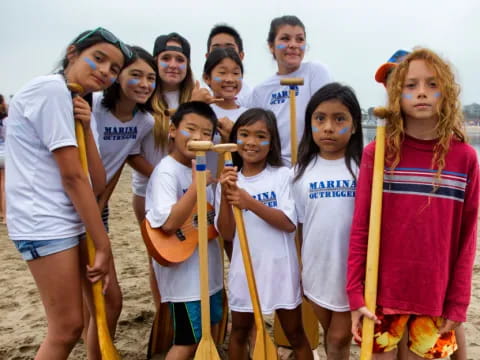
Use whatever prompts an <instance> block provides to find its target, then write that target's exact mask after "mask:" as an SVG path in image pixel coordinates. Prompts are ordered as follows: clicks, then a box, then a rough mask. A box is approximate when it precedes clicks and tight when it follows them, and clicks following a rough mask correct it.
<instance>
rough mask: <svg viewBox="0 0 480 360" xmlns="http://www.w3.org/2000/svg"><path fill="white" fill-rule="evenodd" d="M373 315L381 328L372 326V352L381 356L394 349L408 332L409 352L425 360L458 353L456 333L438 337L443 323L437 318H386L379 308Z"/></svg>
mask: <svg viewBox="0 0 480 360" xmlns="http://www.w3.org/2000/svg"><path fill="white" fill-rule="evenodd" d="M376 315H377V317H378V319H379V320H380V321H381V324H375V329H374V335H373V337H374V342H373V352H374V353H383V352H388V351H391V350H393V349H395V348H396V347H397V345H398V343H399V342H400V340H401V339H402V337H403V334H404V332H405V329H406V328H408V348H409V349H410V351H411V352H413V353H414V354H416V355H418V356H420V357H422V358H424V359H441V358H445V357H448V356H450V355H451V354H453V353H454V352H455V350H457V348H458V346H457V341H456V338H455V331H454V330H451V331H449V332H447V333H445V334H443V335H440V334H439V333H438V329H439V327H440V326H441V325H442V321H443V319H442V318H441V317H438V316H427V315H411V314H394V315H386V314H384V313H383V309H382V308H381V307H378V308H377V311H376Z"/></svg>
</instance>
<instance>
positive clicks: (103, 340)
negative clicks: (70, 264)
mask: <svg viewBox="0 0 480 360" xmlns="http://www.w3.org/2000/svg"><path fill="white" fill-rule="evenodd" d="M67 86H68V89H69V90H70V91H71V92H72V93H73V94H74V95H75V94H80V93H82V92H83V88H82V87H81V86H80V85H78V84H68V85H67ZM75 134H76V137H77V144H78V152H79V154H80V163H81V164H82V168H83V171H84V172H85V174H87V176H88V175H89V174H88V162H87V149H86V146H85V134H84V132H83V126H82V124H81V123H80V122H79V121H75ZM86 236H87V251H88V263H89V265H90V266H93V265H94V263H95V244H94V242H93V240H92V238H91V236H90V235H89V234H88V232H87V234H86ZM102 288H103V282H102V281H97V282H96V283H93V284H92V293H93V303H94V305H95V320H96V322H97V331H98V343H99V346H100V353H101V354H102V359H103V360H117V359H120V355H119V354H118V352H117V349H115V346H114V345H113V342H112V338H111V336H110V331H109V330H108V323H107V314H106V311H105V298H104V297H103V293H102Z"/></svg>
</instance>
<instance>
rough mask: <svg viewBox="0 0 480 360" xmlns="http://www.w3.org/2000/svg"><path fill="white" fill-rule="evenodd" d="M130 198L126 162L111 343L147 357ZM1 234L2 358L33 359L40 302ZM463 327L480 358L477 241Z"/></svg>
mask: <svg viewBox="0 0 480 360" xmlns="http://www.w3.org/2000/svg"><path fill="white" fill-rule="evenodd" d="M130 202H131V190H130V170H129V168H128V167H126V169H125V171H124V173H123V175H122V177H121V180H120V182H119V184H118V186H117V189H116V190H115V192H114V194H113V197H112V200H111V201H110V214H112V215H111V217H110V229H111V230H110V239H111V241H112V247H113V253H114V257H115V262H116V268H117V273H118V278H119V281H120V286H121V288H122V291H123V300H124V301H123V311H122V315H121V317H120V321H119V324H118V330H117V335H116V339H115V344H116V347H117V349H118V350H119V352H120V354H121V356H122V358H123V359H131V360H136V359H145V358H146V351H147V343H148V337H149V333H150V327H151V324H152V320H153V316H154V306H153V302H152V299H151V295H150V288H149V283H148V267H147V264H148V260H147V254H146V250H145V246H144V244H143V242H142V240H141V236H140V232H139V229H138V226H137V223H136V219H135V217H134V215H133V212H132V209H131V204H130ZM0 239H1V240H0V258H1V259H2V260H1V261H0V284H1V295H0V315H1V316H0V359H15V360H24V359H32V358H33V357H34V355H35V352H36V349H37V348H38V346H39V345H40V343H41V341H42V339H43V337H44V335H45V332H46V328H47V325H46V321H45V320H44V310H43V306H42V303H41V301H40V298H39V295H38V293H37V289H36V287H35V284H34V281H33V278H32V276H31V274H30V272H29V271H28V268H27V265H26V263H25V262H24V261H23V260H22V259H21V257H20V254H19V253H18V252H17V250H16V249H15V248H14V245H13V244H12V243H11V241H10V240H8V237H7V231H6V227H5V225H0ZM465 327H466V333H467V344H468V358H469V359H472V360H479V359H480V260H479V251H478V247H477V260H476V265H475V268H474V277H473V289H472V299H471V304H470V308H469V312H468V322H467V323H466V325H465ZM225 347H226V346H224V348H225ZM358 350H359V349H358V347H357V346H352V351H351V357H350V358H351V359H357V358H358ZM317 352H318V359H326V357H325V355H324V352H323V348H322V347H320V348H319V349H317ZM70 358H71V359H86V354H85V349H84V345H83V344H82V343H79V344H78V345H77V346H76V347H75V349H74V351H73V353H72V355H71V356H70ZM160 358H161V357H159V359H160Z"/></svg>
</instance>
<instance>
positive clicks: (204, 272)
mask: <svg viewBox="0 0 480 360" xmlns="http://www.w3.org/2000/svg"><path fill="white" fill-rule="evenodd" d="M212 146H213V144H212V142H210V141H190V142H189V143H188V149H189V150H190V151H195V157H196V171H197V174H196V182H197V210H198V230H199V231H198V254H199V258H200V301H201V318H202V338H201V340H200V343H199V344H198V348H197V351H196V352H195V357H194V359H198V360H217V359H218V360H220V356H219V355H218V352H217V348H216V346H215V342H214V341H213V338H212V333H211V328H210V297H209V294H208V293H209V291H208V244H207V243H208V239H207V176H206V170H207V159H206V157H205V152H206V151H208V150H209V149H210V148H211V147H212Z"/></svg>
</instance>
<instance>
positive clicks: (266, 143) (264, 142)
mask: <svg viewBox="0 0 480 360" xmlns="http://www.w3.org/2000/svg"><path fill="white" fill-rule="evenodd" d="M260 145H262V146H267V145H270V141H262V142H261V143H260Z"/></svg>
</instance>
